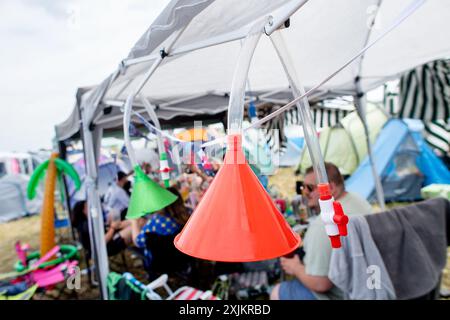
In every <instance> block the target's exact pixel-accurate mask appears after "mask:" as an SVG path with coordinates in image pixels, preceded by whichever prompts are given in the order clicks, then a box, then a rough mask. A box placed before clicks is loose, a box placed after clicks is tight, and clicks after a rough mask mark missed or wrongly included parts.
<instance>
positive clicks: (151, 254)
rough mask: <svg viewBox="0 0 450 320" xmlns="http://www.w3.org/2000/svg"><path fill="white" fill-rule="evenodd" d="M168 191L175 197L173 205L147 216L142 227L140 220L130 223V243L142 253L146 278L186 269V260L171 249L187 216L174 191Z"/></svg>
mask: <svg viewBox="0 0 450 320" xmlns="http://www.w3.org/2000/svg"><path fill="white" fill-rule="evenodd" d="M168 191H170V192H171V193H173V194H174V195H176V196H177V200H176V201H175V202H174V203H172V204H171V205H169V206H168V207H166V208H164V209H163V210H161V211H159V212H156V213H154V214H152V215H150V218H149V219H148V221H147V222H146V223H145V222H144V221H145V220H144V219H143V218H140V219H134V220H131V226H132V239H133V242H134V244H135V245H136V247H138V248H141V249H143V251H144V255H145V257H146V259H147V265H148V266H149V269H150V270H149V271H150V273H151V275H150V277H152V276H153V275H156V274H158V273H162V272H164V273H168V272H169V273H170V272H176V271H182V270H183V269H184V268H187V267H188V266H187V264H188V259H187V256H186V255H184V254H183V253H181V252H180V251H178V250H177V249H176V248H175V246H174V244H173V240H174V238H175V236H176V235H177V234H178V233H179V232H180V231H181V229H182V228H183V227H184V225H185V224H186V222H187V220H188V219H189V217H190V215H189V213H188V211H187V209H186V207H185V206H184V202H183V198H182V197H181V195H180V193H179V192H178V190H177V189H176V188H174V187H170V188H168ZM144 223H145V224H144ZM143 224H144V225H143ZM142 225H143V227H142V228H141V226H142Z"/></svg>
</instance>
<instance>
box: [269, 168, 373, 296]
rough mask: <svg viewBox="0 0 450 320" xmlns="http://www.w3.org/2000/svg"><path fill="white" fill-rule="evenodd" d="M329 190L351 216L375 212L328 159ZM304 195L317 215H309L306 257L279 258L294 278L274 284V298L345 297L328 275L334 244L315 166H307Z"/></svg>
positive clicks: (272, 293)
mask: <svg viewBox="0 0 450 320" xmlns="http://www.w3.org/2000/svg"><path fill="white" fill-rule="evenodd" d="M325 169H326V172H327V175H328V179H329V184H330V191H331V194H332V196H333V197H334V199H335V200H336V201H339V202H340V203H341V204H342V207H343V209H344V212H345V214H346V215H348V216H352V215H363V214H369V213H371V212H372V207H371V206H370V204H369V203H368V202H367V201H366V200H364V199H362V198H361V197H360V196H358V195H357V194H354V193H351V192H347V191H346V190H345V185H344V179H343V177H342V175H341V173H340V172H339V169H338V168H337V167H336V166H335V165H334V164H332V163H325ZM303 194H304V196H305V197H306V201H307V206H308V207H309V208H310V209H311V211H312V212H313V213H315V216H314V217H312V218H311V219H310V224H309V227H308V230H307V231H306V234H305V238H304V239H303V248H302V249H303V251H304V257H303V259H301V258H300V256H299V255H298V254H294V255H292V257H282V258H280V263H281V267H282V268H283V270H284V272H285V273H286V274H288V275H290V276H294V277H295V279H293V280H290V281H285V282H281V283H280V284H277V285H275V287H274V288H273V290H272V292H271V296H270V297H271V299H272V300H316V299H342V298H343V293H342V292H341V291H340V290H339V289H338V288H337V287H335V286H334V285H333V283H332V282H331V281H330V279H329V278H328V271H329V264H330V259H331V250H332V248H331V244H330V240H329V237H328V236H327V234H326V232H325V225H324V223H323V221H322V219H321V218H320V216H318V215H319V213H320V207H319V192H318V190H317V185H316V175H315V173H314V171H313V168H308V169H307V170H306V173H305V178H304V192H303Z"/></svg>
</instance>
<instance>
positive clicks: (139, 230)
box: [131, 219, 145, 248]
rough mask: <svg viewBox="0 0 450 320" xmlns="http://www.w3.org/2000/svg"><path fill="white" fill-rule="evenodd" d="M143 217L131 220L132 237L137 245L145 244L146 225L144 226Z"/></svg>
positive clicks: (140, 246)
mask: <svg viewBox="0 0 450 320" xmlns="http://www.w3.org/2000/svg"><path fill="white" fill-rule="evenodd" d="M142 224H143V221H142V219H133V220H131V239H132V240H133V243H134V245H135V246H136V247H138V248H142V247H144V246H145V230H144V229H145V226H142Z"/></svg>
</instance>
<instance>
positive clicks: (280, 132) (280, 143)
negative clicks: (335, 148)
mask: <svg viewBox="0 0 450 320" xmlns="http://www.w3.org/2000/svg"><path fill="white" fill-rule="evenodd" d="M279 108H280V106H278V105H265V106H263V107H259V108H257V116H258V118H259V119H261V118H263V117H265V116H267V115H268V114H270V113H272V112H274V111H276V110H277V109H279ZM311 112H312V116H313V121H314V124H315V126H316V128H325V127H332V126H334V125H336V124H337V123H339V121H340V120H341V119H342V118H344V117H345V116H346V115H347V114H348V113H349V112H351V111H349V110H341V109H335V108H326V107H323V106H322V105H314V106H311ZM290 125H301V119H300V115H299V113H298V111H297V108H295V107H293V108H291V109H289V110H288V111H286V112H283V113H282V114H280V115H279V116H278V117H275V118H273V119H272V120H270V121H268V122H266V123H265V124H263V126H262V129H263V130H264V135H265V139H266V143H267V145H268V146H269V148H270V150H272V152H274V153H280V154H283V153H284V152H285V151H286V148H287V137H286V136H285V134H284V128H285V127H287V126H290Z"/></svg>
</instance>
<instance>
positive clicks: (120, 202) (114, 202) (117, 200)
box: [105, 171, 130, 220]
mask: <svg viewBox="0 0 450 320" xmlns="http://www.w3.org/2000/svg"><path fill="white" fill-rule="evenodd" d="M127 182H128V175H127V174H125V173H124V172H122V171H119V172H118V173H117V181H116V183H113V184H112V185H111V186H110V187H109V189H108V192H107V193H106V196H105V206H106V210H107V211H108V220H109V219H110V217H109V213H110V212H111V211H114V212H119V213H122V212H123V211H124V210H125V209H127V208H128V204H129V202H130V196H129V195H128V193H127V192H126V191H125V189H124V186H125V185H126V184H127Z"/></svg>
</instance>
